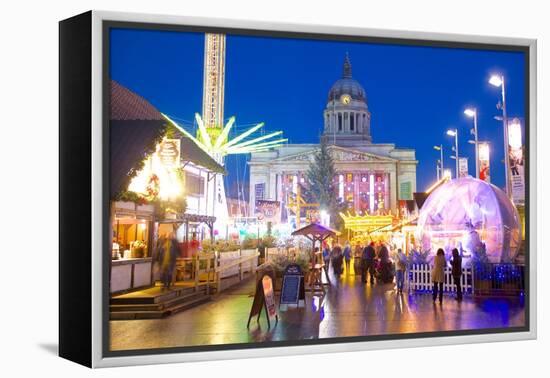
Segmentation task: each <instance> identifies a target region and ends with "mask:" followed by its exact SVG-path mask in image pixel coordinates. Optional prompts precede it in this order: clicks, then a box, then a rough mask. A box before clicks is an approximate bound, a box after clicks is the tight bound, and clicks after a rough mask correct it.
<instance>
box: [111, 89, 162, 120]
mask: <svg viewBox="0 0 550 378" xmlns="http://www.w3.org/2000/svg"><path fill="white" fill-rule="evenodd" d="M110 119H111V120H112V121H113V120H116V121H136V120H140V121H163V122H164V121H165V120H164V117H163V116H162V114H160V112H159V111H158V110H157V109H156V108H155V107H154V106H153V105H151V104H150V103H149V102H148V101H147V100H146V99H144V98H143V97H141V96H139V95H137V94H136V93H134V92H132V91H130V90H129V89H128V88H126V87H123V86H122V85H120V84H119V83H117V82H116V81H114V80H111V117H110Z"/></svg>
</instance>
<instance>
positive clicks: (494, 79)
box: [489, 75, 511, 197]
mask: <svg viewBox="0 0 550 378" xmlns="http://www.w3.org/2000/svg"><path fill="white" fill-rule="evenodd" d="M489 84H491V85H493V86H495V87H500V88H501V96H502V104H500V102H499V105H500V106H499V107H500V109H501V110H502V126H503V127H504V170H505V176H504V177H505V178H506V195H507V196H508V197H510V196H511V190H510V177H509V175H510V173H509V169H510V167H509V165H510V161H509V160H510V159H509V156H508V115H507V114H506V88H505V85H504V76H502V75H492V76H491V78H490V79H489Z"/></svg>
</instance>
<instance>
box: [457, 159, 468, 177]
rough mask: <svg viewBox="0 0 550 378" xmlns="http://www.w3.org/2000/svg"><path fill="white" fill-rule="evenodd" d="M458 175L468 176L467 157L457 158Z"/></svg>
mask: <svg viewBox="0 0 550 378" xmlns="http://www.w3.org/2000/svg"><path fill="white" fill-rule="evenodd" d="M458 177H468V158H465V157H460V158H458Z"/></svg>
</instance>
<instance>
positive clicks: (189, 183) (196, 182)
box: [185, 172, 204, 196]
mask: <svg viewBox="0 0 550 378" xmlns="http://www.w3.org/2000/svg"><path fill="white" fill-rule="evenodd" d="M185 193H187V194H188V195H191V196H204V177H201V176H199V175H195V174H193V173H190V172H185Z"/></svg>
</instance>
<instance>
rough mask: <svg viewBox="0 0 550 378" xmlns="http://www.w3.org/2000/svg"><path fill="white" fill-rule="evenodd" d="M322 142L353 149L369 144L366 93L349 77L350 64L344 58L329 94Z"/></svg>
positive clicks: (370, 140) (368, 113) (324, 114)
mask: <svg viewBox="0 0 550 378" xmlns="http://www.w3.org/2000/svg"><path fill="white" fill-rule="evenodd" d="M323 117H324V121H325V127H324V132H323V136H322V137H323V138H324V139H325V140H326V141H327V142H329V143H332V144H336V145H340V146H347V147H353V146H357V145H362V144H364V143H371V142H372V138H371V136H370V112H369V107H368V105H367V95H366V93H365V89H364V88H363V86H362V85H361V84H359V82H358V81H357V80H355V79H353V78H352V77H351V63H350V60H349V56H348V55H347V54H346V58H345V59H344V67H343V70H342V78H340V79H338V80H337V81H336V82H335V83H334V84H333V85H332V87H331V88H330V91H329V92H328V100H327V105H326V107H325V110H324V112H323Z"/></svg>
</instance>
